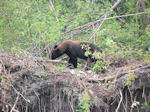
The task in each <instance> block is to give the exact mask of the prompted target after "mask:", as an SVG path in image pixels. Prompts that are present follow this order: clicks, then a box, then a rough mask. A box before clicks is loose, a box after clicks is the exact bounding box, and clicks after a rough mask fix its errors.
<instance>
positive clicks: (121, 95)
mask: <svg viewBox="0 0 150 112" xmlns="http://www.w3.org/2000/svg"><path fill="white" fill-rule="evenodd" d="M119 92H120V101H119V104H118V107H117V109H116V111H115V112H118V110H119V108H120V105H121V102H122V100H123V94H122V92H121V90H119Z"/></svg>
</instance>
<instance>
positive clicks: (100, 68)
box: [93, 60, 107, 73]
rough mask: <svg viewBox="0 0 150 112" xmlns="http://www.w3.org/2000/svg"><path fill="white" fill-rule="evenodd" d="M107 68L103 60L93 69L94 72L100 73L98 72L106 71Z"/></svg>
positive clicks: (98, 61)
mask: <svg viewBox="0 0 150 112" xmlns="http://www.w3.org/2000/svg"><path fill="white" fill-rule="evenodd" d="M106 68H107V67H106V65H105V63H104V62H103V61H102V60H97V61H96V64H95V65H94V67H93V71H95V72H97V73H98V72H102V71H104V70H106Z"/></svg>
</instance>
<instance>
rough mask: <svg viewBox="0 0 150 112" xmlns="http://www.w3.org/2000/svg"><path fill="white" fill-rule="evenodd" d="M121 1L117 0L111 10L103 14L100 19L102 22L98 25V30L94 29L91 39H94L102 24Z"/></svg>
mask: <svg viewBox="0 0 150 112" xmlns="http://www.w3.org/2000/svg"><path fill="white" fill-rule="evenodd" d="M120 2H121V0H117V2H116V3H115V4H114V5H113V6H112V7H111V8H110V10H109V11H107V12H106V13H105V14H104V15H103V16H102V18H101V19H100V21H99V22H100V24H99V25H98V27H97V28H96V30H95V31H94V33H93V34H92V35H91V36H90V39H92V37H93V36H94V35H95V34H96V32H97V31H98V30H99V29H100V27H101V26H102V24H103V23H104V21H105V18H106V17H107V15H108V14H109V13H110V12H112V11H113V10H114V9H115V8H116V7H117V5H118V4H119V3H120Z"/></svg>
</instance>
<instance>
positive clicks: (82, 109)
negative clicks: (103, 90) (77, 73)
mask: <svg viewBox="0 0 150 112" xmlns="http://www.w3.org/2000/svg"><path fill="white" fill-rule="evenodd" d="M78 106H79V109H78V110H77V112H90V104H89V95H88V92H87V89H85V90H84V95H83V96H82V97H80V102H79V104H78Z"/></svg>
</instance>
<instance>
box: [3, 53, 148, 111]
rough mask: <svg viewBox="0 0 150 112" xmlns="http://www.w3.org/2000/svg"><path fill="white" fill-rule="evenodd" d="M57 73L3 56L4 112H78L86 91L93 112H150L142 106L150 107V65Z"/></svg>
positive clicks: (132, 63)
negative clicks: (103, 70) (149, 105)
mask: <svg viewBox="0 0 150 112" xmlns="http://www.w3.org/2000/svg"><path fill="white" fill-rule="evenodd" d="M55 70H56V66H54V65H53V64H51V63H45V62H40V61H39V59H37V58H35V57H32V56H15V55H4V54H3V55H0V93H1V94H0V111H4V112H7V111H12V112H14V111H15V112H75V111H76V110H77V108H78V102H79V96H82V95H83V93H84V88H87V92H88V95H89V98H90V100H89V103H90V105H91V112H130V111H131V112H146V109H142V108H141V106H142V104H144V103H147V104H150V63H148V62H147V63H146V62H139V61H131V60H130V62H127V63H126V64H124V65H123V66H120V67H114V68H111V69H110V70H107V71H106V72H105V73H101V74H96V73H93V72H91V71H83V70H79V69H74V70H70V69H69V68H64V69H63V70H62V71H59V72H57V73H55ZM147 112H148V110H147Z"/></svg>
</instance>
